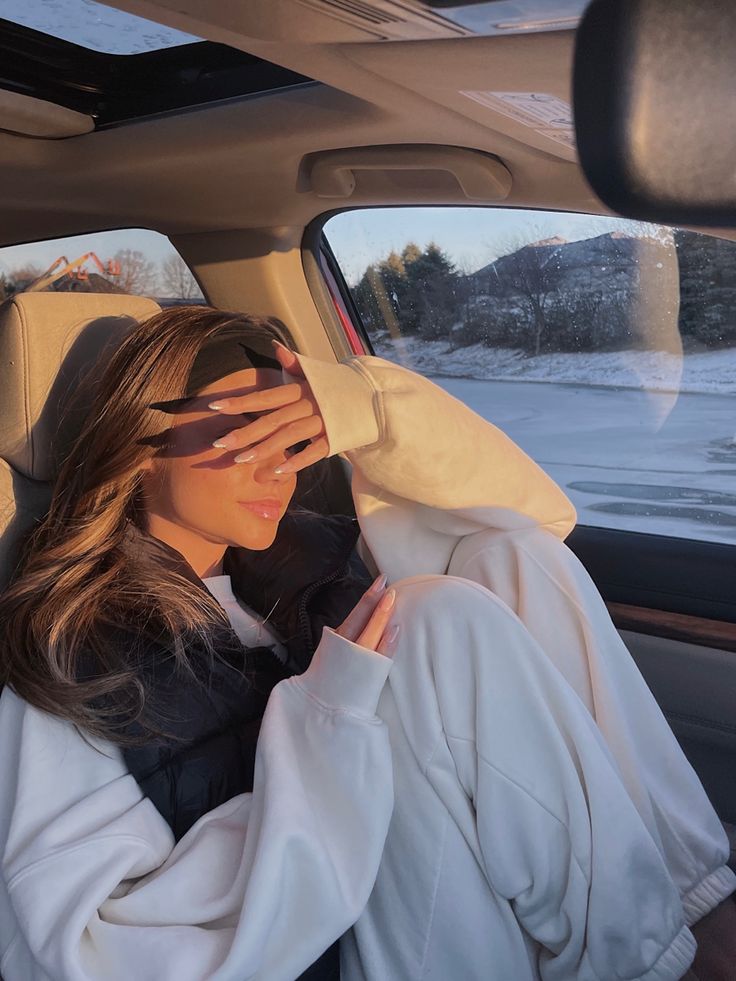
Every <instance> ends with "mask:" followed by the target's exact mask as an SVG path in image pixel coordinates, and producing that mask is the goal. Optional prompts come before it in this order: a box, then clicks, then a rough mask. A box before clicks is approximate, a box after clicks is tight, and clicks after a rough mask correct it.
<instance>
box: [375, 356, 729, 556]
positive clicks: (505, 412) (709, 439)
mask: <svg viewBox="0 0 736 981" xmlns="http://www.w3.org/2000/svg"><path fill="white" fill-rule="evenodd" d="M408 343H409V345H412V348H407V347H405V348H404V349H403V350H393V351H392V350H391V348H390V346H386V345H385V344H384V345H380V350H379V346H378V345H377V346H376V353H377V354H379V356H382V357H387V358H389V359H390V360H392V361H398V362H400V363H402V364H404V365H405V366H406V367H407V368H411V369H412V370H414V371H420V372H421V373H422V374H426V375H427V376H428V377H431V378H432V380H433V381H434V382H435V383H436V384H438V385H440V386H441V387H442V388H444V389H445V390H446V391H448V392H449V393H450V394H451V395H454V396H455V397H456V398H459V399H461V400H462V401H463V402H465V403H466V404H467V405H469V406H470V408H471V409H473V410H474V411H475V412H477V413H478V414H479V415H481V416H483V418H485V419H488V420H489V421H491V422H493V423H494V424H495V425H497V426H498V427H499V428H500V429H502V430H503V431H504V432H505V433H507V434H508V435H509V436H510V437H511V438H512V439H513V440H514V441H515V442H516V443H518V444H519V446H521V447H522V449H523V450H525V451H526V452H527V453H528V454H529V455H530V456H531V457H533V458H534V459H535V460H536V461H537V462H538V463H539V464H540V466H542V467H543V468H544V469H545V470H546V471H547V472H548V473H549V474H550V476H551V477H553V479H554V480H556V481H557V483H558V484H560V486H561V487H563V488H564V490H565V492H566V493H567V494H568V496H569V497H570V499H571V500H572V502H573V503H574V505H575V507H576V509H577V511H578V522H579V524H581V525H595V526H598V527H604V528H622V529H627V530H630V531H641V532H648V533H651V534H659V535H671V536H675V537H682V538H693V539H699V540H702V541H716V542H724V543H734V542H736V480H735V479H734V478H736V399H735V398H734V396H735V395H736V350H732V351H721V352H706V353H702V354H695V355H687V356H686V357H685V358H684V359H682V361H681V364H680V368H679V374H680V375H681V376H682V378H683V380H684V384H683V391H681V392H679V393H678V392H677V390H676V389H675V391H672V390H671V379H672V378H673V377H674V375H675V372H674V371H670V370H669V369H667V370H664V369H663V367H662V365H664V366H665V368H666V364H667V363H666V362H662V364H660V366H659V368H657V357H656V356H650V355H649V354H648V353H646V354H644V356H643V357H638V358H637V352H632V351H627V352H620V353H618V354H605V355H604V354H601V355H590V354H585V355H575V354H570V355H559V354H558V355H550V356H542V357H540V358H529V359H521V358H519V357H516V358H514V359H511V358H508V359H506V360H504V358H502V357H497V355H499V354H502V355H507V354H508V352H505V351H504V352H494V351H490V350H488V349H487V348H480V350H479V347H477V346H476V347H475V348H464V349H460V350H458V351H455V352H454V353H453V354H452V355H448V354H445V355H444V357H442V358H440V357H439V355H440V353H441V352H445V351H447V347H448V345H447V343H446V342H437V343H435V344H427V343H424V344H416V342H411V341H410V342H408ZM433 348H434V349H435V350H432V349H433ZM473 352H474V354H473ZM624 355H625V356H626V357H624ZM627 359H628V360H627ZM660 359H661V356H660ZM524 360H525V364H522V362H523V361H524ZM556 365H559V366H560V367H559V370H557V368H556V367H555V366H556ZM486 372H488V374H487V373H486ZM504 372H508V374H507V375H506V376H504ZM555 376H556V377H555ZM553 378H554V380H553ZM540 382H542V384H540ZM685 386H688V387H687V389H685ZM698 386H700V387H698Z"/></svg>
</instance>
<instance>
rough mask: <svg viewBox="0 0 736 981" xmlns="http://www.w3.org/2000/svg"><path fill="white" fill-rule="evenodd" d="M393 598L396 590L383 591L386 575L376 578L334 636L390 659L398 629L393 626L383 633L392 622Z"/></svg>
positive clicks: (396, 626)
mask: <svg viewBox="0 0 736 981" xmlns="http://www.w3.org/2000/svg"><path fill="white" fill-rule="evenodd" d="M395 599H396V591H395V590H393V589H389V591H388V592H386V576H385V575H384V576H379V577H378V578H377V579H376V580H375V582H374V583H373V584H372V586H371V587H370V589H368V590H366V592H365V593H363V596H362V598H361V599H360V600H359V601H358V604H357V606H355V608H354V609H353V610H352V612H351V613H350V614H349V615H348V616H347V617H346V619H345V620H343V622H342V623H341V624H340V626H339V627H337V628H336V630H335V633H336V634H340V636H341V637H345V638H347V640H351V641H353V643H355V644H360V646H361V647H367V648H369V649H370V650H372V651H376V653H377V654H383V655H384V657H391V656H392V655H393V652H394V649H395V647H396V638H397V636H398V634H399V629H400V627H399V624H398V623H395V624H394V625H393V626H391V627H389V629H388V630H386V625H387V623H388V621H389V620H390V619H391V614H392V613H393V608H394V600H395Z"/></svg>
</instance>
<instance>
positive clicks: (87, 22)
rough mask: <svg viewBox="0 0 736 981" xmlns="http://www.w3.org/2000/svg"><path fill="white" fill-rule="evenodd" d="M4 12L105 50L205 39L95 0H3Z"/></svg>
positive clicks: (18, 21) (15, 19)
mask: <svg viewBox="0 0 736 981" xmlns="http://www.w3.org/2000/svg"><path fill="white" fill-rule="evenodd" d="M2 16H3V18H4V19H5V20H10V21H13V22H14V23H16V24H20V25H21V26H22V27H30V28H32V29H33V30H34V31H40V32H42V33H43V34H48V35H51V37H56V38H60V39H61V40H62V41H71V42H72V43H73V44H79V45H81V46H82V47H83V48H89V49H91V50H92V51H101V52H104V53H105V54H122V55H130V54H141V53H143V52H144V51H160V50H161V49H162V48H174V47H177V46H178V45H180V44H191V43H192V42H193V41H199V40H201V38H198V37H195V36H194V35H192V34H185V33H184V32H183V31H175V30H173V28H170V27H163V26H162V25H161V24H155V23H154V22H153V21H151V20H145V18H143V17H136V16H135V15H134V14H126V13H124V12H123V11H122V10H115V9H113V8H112V7H106V6H104V5H103V4H101V3H95V2H94V0H3V3H2Z"/></svg>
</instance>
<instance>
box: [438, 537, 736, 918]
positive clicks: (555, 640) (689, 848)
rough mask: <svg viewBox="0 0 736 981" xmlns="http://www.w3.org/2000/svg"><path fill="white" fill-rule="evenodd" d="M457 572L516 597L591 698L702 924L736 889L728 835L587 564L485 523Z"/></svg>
mask: <svg viewBox="0 0 736 981" xmlns="http://www.w3.org/2000/svg"><path fill="white" fill-rule="evenodd" d="M449 571H450V573H451V574H452V575H456V576H461V577H463V578H466V579H471V580H473V581H474V582H477V583H480V584H481V585H482V586H485V587H487V588H488V589H490V590H491V592H493V593H495V594H496V595H497V596H499V597H500V598H501V599H502V600H503V601H504V602H505V603H507V605H508V606H509V607H510V608H511V609H512V610H513V611H514V612H515V613H516V614H517V615H518V617H519V618H520V620H521V621H522V622H523V624H524V626H525V627H526V628H527V630H528V631H529V633H530V634H531V635H532V636H533V637H534V639H535V640H536V641H537V642H538V643H539V645H540V647H541V648H542V649H543V650H544V652H545V654H546V655H547V656H548V657H549V659H550V660H551V661H552V663H553V664H554V665H555V667H556V668H558V670H559V671H560V672H561V673H562V675H563V676H564V677H565V679H566V680H567V681H568V683H569V684H570V685H571V686H572V688H573V689H574V690H575V692H576V694H577V695H578V696H579V697H580V699H581V700H582V701H583V703H584V704H585V706H586V708H587V709H588V711H589V712H590V713H591V715H592V716H593V718H594V719H595V721H596V723H597V725H598V727H599V729H600V730H601V732H602V733H603V736H604V738H605V740H606V742H607V744H608V747H609V749H610V750H611V752H612V754H613V756H614V758H615V760H616V763H617V765H618V768H619V771H620V773H621V777H622V780H623V782H624V784H625V786H626V789H627V791H628V793H629V795H630V796H631V799H632V800H633V802H634V803H635V805H636V807H637V809H638V811H639V813H640V814H641V816H642V818H643V820H644V822H645V824H646V826H647V829H648V830H649V833H650V834H651V836H652V838H653V840H654V841H655V842H656V843H657V845H658V847H659V850H660V853H661V854H662V857H663V858H664V860H665V862H666V864H667V867H668V869H669V871H670V874H671V876H672V878H673V880H674V881H675V883H676V884H677V886H678V889H679V891H680V895H681V897H682V903H683V908H684V910H685V917H686V921H687V923H688V924H690V925H692V924H693V923H695V922H697V921H698V920H699V919H701V917H703V916H705V915H706V913H709V912H710V911H711V910H712V909H714V908H715V907H716V906H717V905H718V904H719V903H720V902H722V901H723V900H724V899H725V898H726V897H727V896H729V895H730V894H731V893H732V892H733V891H734V890H735V889H736V875H734V873H733V872H732V871H731V869H730V868H729V867H728V865H727V862H728V858H729V851H730V849H729V842H728V838H727V836H726V832H725V830H724V828H723V825H722V824H721V822H720V820H719V819H718V816H717V814H716V812H715V811H714V810H713V807H712V805H711V803H710V801H709V800H708V797H707V795H706V793H705V790H704V789H703V786H702V784H701V782H700V780H699V779H698V776H697V774H696V773H695V771H694V770H693V768H692V767H691V765H690V763H689V762H688V760H687V758H686V757H685V755H684V753H683V752H682V750H681V748H680V745H679V743H678V742H677V740H676V738H675V736H674V734H673V732H672V730H671V729H670V727H669V724H668V723H667V720H666V719H665V717H664V715H663V714H662V711H661V710H660V708H659V706H658V704H657V702H656V700H655V698H654V696H653V695H652V693H651V691H650V690H649V688H648V687H647V685H646V683H645V682H644V679H643V678H642V676H641V673H640V672H639V669H638V668H637V666H636V663H635V662H634V659H633V658H632V657H631V654H630V653H629V651H628V649H627V648H626V645H625V644H624V642H623V640H622V638H621V636H620V634H619V633H618V631H617V630H616V627H615V626H614V624H613V622H612V620H611V617H610V615H609V613H608V610H607V608H606V604H605V602H604V601H603V598H602V597H601V595H600V593H599V592H598V590H597V588H596V586H595V583H594V582H593V580H592V579H591V578H590V576H589V575H588V573H587V571H586V569H585V567H584V566H583V564H582V563H581V562H580V560H579V559H578V558H577V556H576V555H575V554H574V553H573V552H572V551H571V550H570V549H569V548H568V547H567V546H566V545H565V544H564V542H561V541H560V540H559V539H557V538H555V537H554V536H552V535H549V534H547V533H546V532H545V531H543V530H540V529H531V530H529V531H526V532H523V533H521V534H518V535H508V534H504V533H495V532H492V531H484V532H480V533H478V534H475V535H470V536H468V537H467V538H466V539H465V540H464V541H463V542H462V543H461V544H460V545H458V548H457V549H456V551H455V554H454V555H453V558H452V562H451V565H450V569H449ZM550 623H554V625H555V627H554V630H550V629H549V624H550Z"/></svg>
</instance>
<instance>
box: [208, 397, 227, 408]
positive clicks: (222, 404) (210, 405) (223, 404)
mask: <svg viewBox="0 0 736 981" xmlns="http://www.w3.org/2000/svg"><path fill="white" fill-rule="evenodd" d="M227 406H228V402H227V399H223V400H222V401H221V402H209V403H208V404H207V408H208V409H226V408H227Z"/></svg>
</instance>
